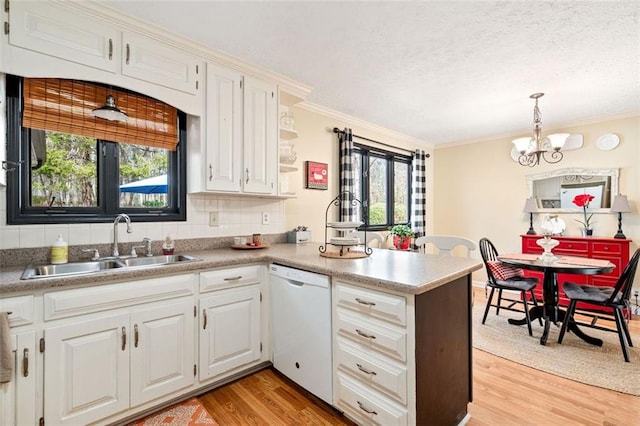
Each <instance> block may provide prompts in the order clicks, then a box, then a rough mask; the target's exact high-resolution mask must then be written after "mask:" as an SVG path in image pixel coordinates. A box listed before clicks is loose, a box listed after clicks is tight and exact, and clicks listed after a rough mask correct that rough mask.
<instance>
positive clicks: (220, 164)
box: [188, 63, 278, 195]
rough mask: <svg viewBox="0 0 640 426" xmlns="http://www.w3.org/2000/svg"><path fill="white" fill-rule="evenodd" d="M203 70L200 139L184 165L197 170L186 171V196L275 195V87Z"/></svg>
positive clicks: (212, 68)
mask: <svg viewBox="0 0 640 426" xmlns="http://www.w3.org/2000/svg"><path fill="white" fill-rule="evenodd" d="M206 67H207V71H206V91H205V92H206V100H205V105H206V108H205V109H206V119H205V120H204V128H203V129H202V134H203V135H204V137H203V138H202V140H200V139H198V138H193V136H192V137H190V140H189V144H188V149H189V163H190V164H199V165H200V166H199V167H198V168H194V169H192V170H191V171H190V179H189V180H190V186H189V192H203V191H205V192H206V191H217V192H235V193H247V194H261V195H277V178H278V100H277V95H276V94H277V92H276V90H277V86H276V85H275V84H273V83H268V82H266V81H263V80H258V79H256V78H253V77H250V76H247V75H243V74H242V73H240V72H239V71H236V70H233V69H231V68H226V67H223V66H220V65H217V64H213V63H207V64H206ZM194 127H195V126H194ZM190 128H191V127H190ZM194 130H195V129H194Z"/></svg>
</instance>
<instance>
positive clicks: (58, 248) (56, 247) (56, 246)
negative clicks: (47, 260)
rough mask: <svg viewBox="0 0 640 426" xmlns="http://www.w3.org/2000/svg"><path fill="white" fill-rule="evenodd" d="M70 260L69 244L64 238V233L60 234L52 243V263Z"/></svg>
mask: <svg viewBox="0 0 640 426" xmlns="http://www.w3.org/2000/svg"><path fill="white" fill-rule="evenodd" d="M68 261H69V245H68V244H67V242H66V241H65V240H63V239H62V234H58V239H57V240H56V241H55V242H54V243H53V244H52V245H51V263H53V264H54V265H55V264H60V263H67V262H68Z"/></svg>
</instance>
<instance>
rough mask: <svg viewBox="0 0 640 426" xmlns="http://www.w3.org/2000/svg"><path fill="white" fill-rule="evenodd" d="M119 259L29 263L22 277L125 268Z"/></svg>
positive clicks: (77, 273)
mask: <svg viewBox="0 0 640 426" xmlns="http://www.w3.org/2000/svg"><path fill="white" fill-rule="evenodd" d="M123 267H124V264H123V263H122V262H120V261H119V260H102V261H95V262H71V263H62V264H59V265H29V266H27V268H26V269H25V270H24V272H23V273H22V276H21V277H20V278H21V279H23V280H28V279H32V278H47V277H62V276H66V275H82V274H91V273H94V272H100V271H104V270H107V269H114V268H123Z"/></svg>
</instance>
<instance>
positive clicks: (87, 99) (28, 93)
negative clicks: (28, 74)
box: [22, 78, 178, 151]
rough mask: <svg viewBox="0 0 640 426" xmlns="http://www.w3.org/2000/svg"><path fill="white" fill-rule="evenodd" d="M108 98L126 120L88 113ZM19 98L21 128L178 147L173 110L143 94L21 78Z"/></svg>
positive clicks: (60, 81) (44, 79) (171, 148)
mask: <svg viewBox="0 0 640 426" xmlns="http://www.w3.org/2000/svg"><path fill="white" fill-rule="evenodd" d="M109 94H111V95H112V96H113V97H114V98H115V99H116V105H117V107H118V109H120V110H121V111H122V112H124V113H125V114H127V115H128V116H129V119H128V120H127V121H126V122H119V121H109V120H105V119H103V118H97V117H94V116H92V115H91V111H92V110H93V109H95V108H99V107H101V106H102V105H104V103H105V100H106V98H107V95H109ZM23 98H24V108H23V115H22V126H23V127H30V128H34V129H42V130H50V131H56V132H64V133H72V134H76V135H82V136H87V137H90V138H96V139H104V140H108V141H112V142H121V143H131V144H137V145H144V146H149V147H153V148H162V149H167V150H171V151H175V150H176V146H177V145H178V113H177V110H176V109H175V108H173V107H172V106H169V105H167V104H165V103H164V102H160V101H157V100H155V99H152V98H148V97H146V96H142V95H136V94H132V93H126V92H122V91H118V90H112V89H109V88H106V87H102V86H98V85H96V84H92V83H87V82H82V81H76V80H63V79H59V78H25V79H24V91H23Z"/></svg>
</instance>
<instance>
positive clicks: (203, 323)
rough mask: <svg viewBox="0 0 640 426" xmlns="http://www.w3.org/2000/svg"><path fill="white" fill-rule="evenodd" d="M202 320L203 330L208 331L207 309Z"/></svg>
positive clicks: (204, 310) (203, 311) (203, 312)
mask: <svg viewBox="0 0 640 426" xmlns="http://www.w3.org/2000/svg"><path fill="white" fill-rule="evenodd" d="M202 318H204V320H203V322H202V329H203V330H206V329H207V310H206V309H203V310H202Z"/></svg>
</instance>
